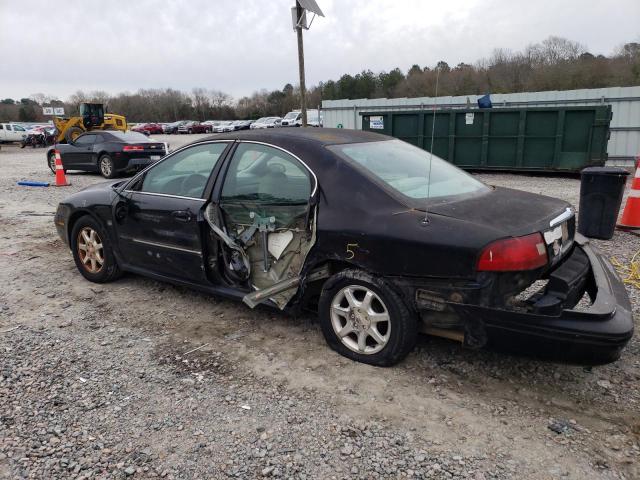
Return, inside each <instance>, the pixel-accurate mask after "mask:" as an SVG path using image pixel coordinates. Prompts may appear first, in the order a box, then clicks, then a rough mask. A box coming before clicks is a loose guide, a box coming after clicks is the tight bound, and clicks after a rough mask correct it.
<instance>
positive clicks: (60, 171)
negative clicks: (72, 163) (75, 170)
mask: <svg viewBox="0 0 640 480" xmlns="http://www.w3.org/2000/svg"><path fill="white" fill-rule="evenodd" d="M55 153H56V187H68V186H69V185H71V183H69V182H67V176H66V175H65V174H64V168H63V167H62V158H61V157H60V151H59V150H56V151H55Z"/></svg>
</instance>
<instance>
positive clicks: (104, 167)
mask: <svg viewBox="0 0 640 480" xmlns="http://www.w3.org/2000/svg"><path fill="white" fill-rule="evenodd" d="M112 168H113V166H112V165H111V160H110V159H108V158H107V157H102V159H101V160H100V172H101V173H102V175H104V176H105V177H108V176H110V175H111V170H112Z"/></svg>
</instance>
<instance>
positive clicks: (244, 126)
mask: <svg viewBox="0 0 640 480" xmlns="http://www.w3.org/2000/svg"><path fill="white" fill-rule="evenodd" d="M251 123H252V122H251V120H236V121H235V122H233V123H232V126H233V129H234V130H248V129H249V127H250V126H251Z"/></svg>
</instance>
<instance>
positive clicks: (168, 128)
mask: <svg viewBox="0 0 640 480" xmlns="http://www.w3.org/2000/svg"><path fill="white" fill-rule="evenodd" d="M183 123H186V120H179V121H177V122H172V123H167V124H166V125H164V126H163V127H162V131H163V133H165V134H167V135H171V134H174V133H178V128H179V127H180V125H182V124H183Z"/></svg>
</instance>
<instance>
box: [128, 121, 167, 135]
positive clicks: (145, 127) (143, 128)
mask: <svg viewBox="0 0 640 480" xmlns="http://www.w3.org/2000/svg"><path fill="white" fill-rule="evenodd" d="M131 131H132V132H138V133H144V134H145V135H160V134H162V133H164V130H163V129H162V125H160V124H158V123H140V124H138V125H136V126H135V127H132V128H131Z"/></svg>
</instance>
